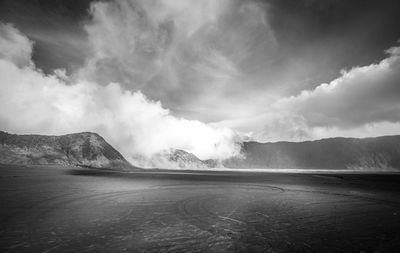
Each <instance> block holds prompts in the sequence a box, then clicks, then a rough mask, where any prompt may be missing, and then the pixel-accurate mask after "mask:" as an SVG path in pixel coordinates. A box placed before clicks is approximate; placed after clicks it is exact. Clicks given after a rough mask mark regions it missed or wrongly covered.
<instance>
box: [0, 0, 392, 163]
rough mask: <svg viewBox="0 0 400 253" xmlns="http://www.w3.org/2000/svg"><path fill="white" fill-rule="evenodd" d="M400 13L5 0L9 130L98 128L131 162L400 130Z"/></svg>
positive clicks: (279, 0) (2, 47) (350, 6)
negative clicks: (248, 143) (171, 152)
mask: <svg viewBox="0 0 400 253" xmlns="http://www.w3.org/2000/svg"><path fill="white" fill-rule="evenodd" d="M398 13H400V2H399V1H390V0H388V1H372V0H367V1H362V0H353V1H338V0H327V1H317V0H315V1H313V0H299V1H291V0H269V1H268V0H267V1H255V0H254V1H253V0H243V1H239V0H237V1H236V0H202V1H189V0H152V1H147V0H121V1H87V0H85V1H78V0H76V1H72V0H58V1H51V0H36V1H27V0H26V1H22V0H0V22H1V24H0V74H1V79H0V92H1V93H0V108H1V109H0V128H1V129H2V130H5V131H9V132H12V133H39V134H64V133H70V132H78V131H94V132H98V133H100V134H101V135H103V136H104V137H105V138H106V139H107V140H108V141H109V142H110V143H111V144H112V145H114V146H115V147H116V148H117V149H119V150H121V152H122V153H123V154H124V155H125V156H126V157H127V158H128V159H129V160H130V161H131V162H134V163H143V162H146V161H149V159H148V158H152V157H154V156H155V155H157V154H158V153H160V152H164V151H165V150H168V149H171V148H175V149H176V148H178V149H184V150H187V151H189V152H192V153H194V154H195V155H197V156H199V157H200V158H202V159H209V158H214V159H224V158H227V157H230V156H234V155H237V154H238V150H239V148H238V145H237V143H238V142H240V141H243V140H256V141H261V142H265V141H279V140H289V141H299V140H309V139H319V138H326V137H333V136H352V137H366V136H379V135H389V134H400V43H399V41H398V40H399V39H400V28H399V27H400V16H399V15H398ZM150 160H151V159H150Z"/></svg>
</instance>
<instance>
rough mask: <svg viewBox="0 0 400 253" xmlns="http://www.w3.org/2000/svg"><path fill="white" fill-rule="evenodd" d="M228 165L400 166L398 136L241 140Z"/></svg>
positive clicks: (346, 167) (348, 167)
mask: <svg viewBox="0 0 400 253" xmlns="http://www.w3.org/2000/svg"><path fill="white" fill-rule="evenodd" d="M242 153H243V155H244V158H233V159H229V160H226V161H224V165H225V166H226V167H231V168H277V169H279V168H290V169H360V170H365V169H377V170H381V169H400V136H382V137H376V138H365V139H356V138H331V139H323V140H318V141H306V142H297V143H296V142H276V143H257V142H246V143H243V146H242Z"/></svg>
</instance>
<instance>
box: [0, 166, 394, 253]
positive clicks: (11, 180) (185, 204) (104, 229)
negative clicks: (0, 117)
mask: <svg viewBox="0 0 400 253" xmlns="http://www.w3.org/2000/svg"><path fill="white" fill-rule="evenodd" d="M0 182H1V183H0V188H1V189H0V220H1V221H0V230H1V231H0V235H1V236H0V252H124V251H126V252H399V251H400V175H373V174H364V175H356V174H343V175H341V174H325V175H324V174H295V173H291V174H282V173H280V174H279V173H264V174H260V173H233V172H220V173H189V174H186V173H178V172H171V173H165V174H162V173H161V174H160V173H131V174H124V173H115V172H107V171H100V170H90V169H79V168H73V167H70V168H66V167H64V168H62V167H55V166H46V167H43V166H42V167H40V166H35V167H25V166H10V165H1V166H0Z"/></svg>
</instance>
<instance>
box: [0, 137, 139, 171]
mask: <svg viewBox="0 0 400 253" xmlns="http://www.w3.org/2000/svg"><path fill="white" fill-rule="evenodd" d="M0 163H7V164H61V165H78V166H88V167H96V168H118V169H127V168H133V166H132V165H130V163H129V162H127V161H126V160H125V158H124V157H123V156H122V155H121V154H120V153H119V152H118V151H117V150H116V149H114V148H113V147H112V146H111V145H110V144H108V143H107V142H106V141H105V140H104V139H103V138H102V137H101V136H100V135H98V134H95V133H89V132H85V133H75V134H67V135H62V136H46V135H17V134H9V133H6V132H3V131H0Z"/></svg>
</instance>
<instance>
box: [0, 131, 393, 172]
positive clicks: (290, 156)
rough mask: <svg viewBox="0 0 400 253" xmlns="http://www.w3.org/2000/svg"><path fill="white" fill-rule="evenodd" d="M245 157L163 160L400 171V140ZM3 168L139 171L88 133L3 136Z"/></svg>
mask: <svg viewBox="0 0 400 253" xmlns="http://www.w3.org/2000/svg"><path fill="white" fill-rule="evenodd" d="M241 154H242V155H241V156H240V157H234V158H231V159H227V160H223V161H216V160H206V161H204V160H200V159H199V158H198V157H196V156H195V155H194V154H191V153H189V152H186V151H184V150H178V149H176V150H170V151H168V152H164V153H162V154H160V157H162V159H161V158H160V157H159V158H160V159H161V160H162V161H163V162H164V164H168V166H167V167H168V168H172V167H174V168H175V167H176V168H183V169H208V168H214V167H227V168H243V169H246V168H249V169H251V168H272V169H314V170H315V169H317V170H321V169H326V170H329V169H345V170H350V169H351V170H354V169H355V170H386V169H400V135H396V136H382V137H375V138H364V139H357V138H341V137H338V138H330V139H322V140H317V141H305V142H275V143H258V142H244V143H242V147H241ZM165 162H166V163H165ZM0 163H8V164H61V165H78V166H88V167H96V168H114V169H115V168H117V169H132V168H136V167H134V166H132V165H131V164H130V163H129V162H128V161H127V160H125V158H124V157H123V156H122V155H121V154H120V153H119V152H118V151H117V150H116V149H114V148H113V147H112V146H111V145H110V144H108V143H107V142H106V141H105V140H104V139H103V138H102V137H101V136H99V135H98V134H95V133H88V132H85V133H76V134H67V135H62V136H45V135H16V134H9V133H6V132H2V131H0Z"/></svg>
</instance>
